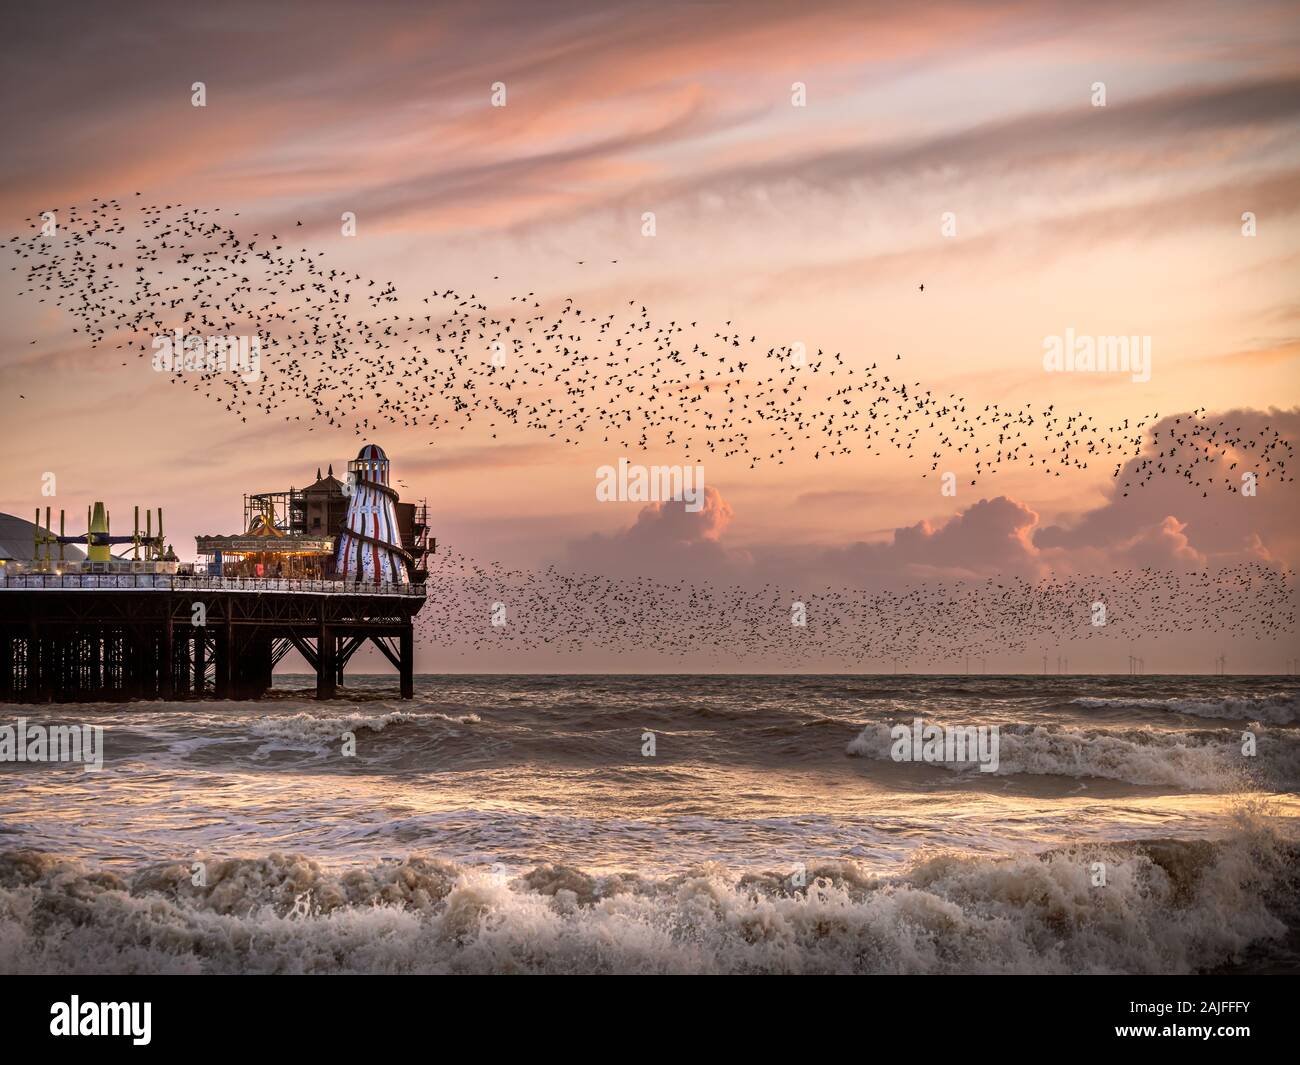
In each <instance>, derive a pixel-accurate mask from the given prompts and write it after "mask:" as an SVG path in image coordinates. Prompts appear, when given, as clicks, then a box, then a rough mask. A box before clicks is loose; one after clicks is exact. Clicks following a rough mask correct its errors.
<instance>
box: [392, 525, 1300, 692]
mask: <svg viewBox="0 0 1300 1065" xmlns="http://www.w3.org/2000/svg"><path fill="white" fill-rule="evenodd" d="M426 589H427V593H428V596H429V598H428V601H427V602H426V605H425V609H424V610H423V611H422V612H421V613H420V615H419V618H418V622H417V624H418V631H419V635H420V638H421V640H422V642H427V643H429V644H432V645H434V646H437V647H439V648H440V649H442V650H443V651H444V652H445V653H459V654H472V653H477V652H481V651H484V650H496V651H505V652H509V653H510V654H512V655H513V654H518V653H521V652H534V651H543V652H555V653H561V654H563V653H590V652H596V651H600V652H605V653H609V654H616V655H631V656H644V655H646V654H647V653H654V654H662V655H665V656H671V657H673V658H685V657H695V658H698V659H700V660H701V661H705V662H710V661H713V662H726V663H736V662H740V663H744V662H749V663H753V664H755V665H763V664H766V665H770V666H782V667H790V668H796V669H798V668H804V669H810V668H818V667H826V666H835V665H843V666H851V667H860V666H864V665H868V664H871V663H878V664H879V665H880V666H881V667H882V668H883V667H885V666H887V665H888V666H892V667H894V669H893V671H896V669H897V667H898V666H899V665H900V664H901V665H907V664H909V663H915V662H922V663H927V664H935V663H937V662H940V661H958V660H960V659H962V658H963V657H965V656H970V657H972V658H981V657H984V656H988V655H1001V654H1008V653H1022V654H1023V653H1026V652H1039V653H1043V654H1047V653H1048V652H1049V651H1051V649H1053V648H1069V647H1070V646H1071V645H1073V644H1077V643H1078V642H1079V641H1092V640H1105V641H1108V642H1110V643H1115V644H1120V645H1124V646H1126V647H1127V648H1128V649H1129V650H1132V648H1133V647H1135V646H1139V645H1142V646H1146V645H1149V644H1148V641H1151V640H1158V639H1160V638H1162V637H1166V636H1175V635H1187V634H1205V633H1217V634H1224V635H1228V634H1230V635H1231V636H1232V637H1233V638H1234V639H1248V640H1272V639H1277V638H1279V637H1280V636H1281V635H1283V634H1285V633H1290V632H1294V630H1295V620H1296V607H1297V596H1296V592H1297V584H1296V571H1295V570H1290V569H1285V570H1284V569H1279V568H1277V567H1274V566H1270V565H1267V564H1265V563H1262V562H1250V563H1242V564H1239V565H1236V566H1229V567H1226V568H1223V569H1220V570H1216V571H1213V572H1210V571H1197V572H1185V573H1177V572H1173V571H1168V570H1158V569H1152V568H1142V569H1125V570H1114V571H1112V572H1110V573H1108V574H1104V575H1099V576H1095V577H1088V578H1084V577H1049V578H1045V579H1042V580H1037V581H1031V580H1026V579H1024V578H1020V577H1012V578H1005V577H999V578H986V579H984V580H959V581H952V582H946V581H928V582H925V583H923V584H914V585H910V586H906V587H902V588H899V589H897V590H879V589H874V590H868V589H855V588H853V587H833V588H832V587H824V588H816V589H799V588H781V587H778V586H776V585H774V584H770V583H769V584H764V585H762V586H761V587H746V586H744V585H740V584H730V585H725V586H724V585H710V584H708V583H699V582H693V581H688V580H684V579H683V580H677V581H665V580H661V579H656V578H652V577H648V576H646V577H628V578H614V577H607V576H596V575H582V574H575V573H573V572H569V571H566V570H563V569H560V568H557V567H555V566H550V567H547V568H546V569H544V570H523V569H512V568H509V567H505V566H502V565H500V564H498V563H482V562H479V561H476V560H474V559H472V558H469V557H467V556H465V555H463V554H461V553H459V552H457V551H454V550H452V549H448V548H443V549H442V550H440V551H439V552H438V553H437V554H436V555H434V556H433V557H432V558H431V560H430V567H429V580H428V583H427V585H426ZM1097 603H1101V604H1104V606H1105V617H1104V624H1100V625H1099V624H1096V621H1097V620H1098V618H1099V616H1100V615H1099V614H1098V612H1097V611H1096V608H1095V604H1097ZM797 604H798V605H799V608H798V609H796V605H797ZM796 619H798V620H802V621H803V624H797V623H796Z"/></svg>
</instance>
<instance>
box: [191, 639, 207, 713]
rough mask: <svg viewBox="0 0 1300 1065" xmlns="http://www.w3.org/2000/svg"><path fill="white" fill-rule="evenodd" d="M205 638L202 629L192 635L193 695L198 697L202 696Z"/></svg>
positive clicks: (205, 667)
mask: <svg viewBox="0 0 1300 1065" xmlns="http://www.w3.org/2000/svg"><path fill="white" fill-rule="evenodd" d="M207 643H208V641H207V638H206V637H205V636H204V630H203V629H197V630H195V635H194V694H195V695H196V696H198V697H200V698H201V697H202V695H203V674H204V671H205V670H206V669H207V666H206V665H205V663H204V660H203V653H204V651H206V650H207Z"/></svg>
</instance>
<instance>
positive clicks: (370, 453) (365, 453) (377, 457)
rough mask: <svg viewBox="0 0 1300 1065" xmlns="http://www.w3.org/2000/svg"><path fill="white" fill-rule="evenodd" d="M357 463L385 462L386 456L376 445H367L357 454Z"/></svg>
mask: <svg viewBox="0 0 1300 1065" xmlns="http://www.w3.org/2000/svg"><path fill="white" fill-rule="evenodd" d="M357 461H358V462H387V461H388V456H387V455H385V454H384V449H383V448H382V447H380V446H379V445H378V444H367V445H366V446H365V447H363V448H362V449H361V450H360V451H358V452H357Z"/></svg>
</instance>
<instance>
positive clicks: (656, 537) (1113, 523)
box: [567, 410, 1300, 587]
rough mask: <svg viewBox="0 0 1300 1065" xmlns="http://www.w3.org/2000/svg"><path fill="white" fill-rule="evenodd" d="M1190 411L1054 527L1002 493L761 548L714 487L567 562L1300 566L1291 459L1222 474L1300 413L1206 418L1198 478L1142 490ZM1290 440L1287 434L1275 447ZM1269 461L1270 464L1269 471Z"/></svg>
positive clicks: (764, 574) (822, 578)
mask: <svg viewBox="0 0 1300 1065" xmlns="http://www.w3.org/2000/svg"><path fill="white" fill-rule="evenodd" d="M1192 419H1193V415H1191V414H1179V415H1172V416H1170V417H1168V418H1165V419H1162V420H1161V421H1160V422H1158V423H1157V424H1156V425H1154V426H1153V427H1152V428H1151V430H1150V431H1149V433H1148V436H1147V443H1146V445H1145V447H1144V450H1143V453H1142V454H1141V455H1140V456H1138V457H1137V458H1135V459H1133V460H1131V461H1130V462H1129V463H1127V464H1126V465H1125V466H1124V467H1123V468H1122V470H1121V471H1120V474H1119V476H1118V477H1117V478H1116V479H1115V481H1114V484H1113V486H1112V488H1111V489H1110V496H1109V498H1108V499H1107V500H1106V501H1105V502H1104V503H1102V504H1101V505H1100V506H1098V507H1095V508H1093V509H1091V510H1087V511H1084V512H1081V513H1079V514H1076V515H1074V516H1072V517H1071V518H1069V519H1068V520H1062V521H1061V522H1059V523H1056V524H1051V525H1043V524H1041V518H1040V515H1039V513H1038V512H1037V511H1035V510H1034V509H1033V507H1031V506H1030V505H1028V504H1027V503H1024V502H1022V501H1020V500H1017V499H1013V498H1011V497H1010V496H1005V495H1002V496H996V497H994V498H991V499H981V500H979V501H978V502H976V503H974V504H972V505H971V506H969V507H967V508H965V509H964V510H962V511H960V512H959V513H957V514H956V515H954V516H953V517H951V518H949V519H947V520H945V521H940V522H932V521H918V522H916V523H915V524H912V525H906V526H901V527H899V528H896V529H894V530H893V531H892V533H890V534H889V535H888V536H887V537H885V538H882V539H878V540H870V541H868V540H859V541H855V542H850V543H845V544H841V545H838V546H833V547H815V548H814V547H809V546H806V545H805V546H800V545H794V546H792V545H787V544H755V545H751V546H749V547H747V548H745V549H743V550H742V549H740V548H737V547H735V546H732V545H730V544H728V543H727V542H726V539H727V536H726V534H727V531H728V527H729V526H731V524H732V521H733V519H734V518H735V513H734V511H733V508H732V506H731V504H730V503H728V502H727V501H726V500H725V499H724V498H723V496H722V494H721V493H720V492H719V491H718V490H717V488H715V487H713V486H709V487H708V488H707V489H706V493H705V505H704V507H703V509H702V510H700V511H699V512H697V513H691V512H690V511H688V510H686V508H685V506H684V504H682V503H654V504H650V505H648V506H646V507H644V508H643V509H642V510H641V511H640V513H639V514H638V516H637V519H636V521H635V522H634V523H633V524H632V525H631V526H629V527H628V528H626V529H624V530H622V531H620V532H618V533H614V534H612V535H600V534H596V535H592V536H589V537H587V538H586V539H583V540H579V541H575V542H573V543H571V544H570V545H569V548H568V553H567V563H568V565H569V566H571V567H572V568H573V569H575V570H587V571H595V572H601V573H605V574H608V575H611V576H634V575H655V576H661V577H669V578H673V579H678V578H684V579H690V580H701V579H703V580H713V581H741V582H745V583H748V584H753V585H757V584H762V583H769V582H770V583H774V584H778V585H782V586H785V587H791V586H800V587H824V586H840V587H848V586H853V587H889V586H894V585H897V584H899V583H904V582H914V581H918V580H926V579H936V580H937V579H946V580H953V579H963V578H965V579H980V578H988V577H1022V578H1024V579H1027V580H1034V579H1037V578H1041V577H1045V576H1047V575H1048V574H1051V573H1055V574H1058V575H1067V574H1076V575H1077V574H1087V573H1102V572H1109V571H1112V570H1115V569H1128V568H1142V567H1151V568H1154V569H1162V570H1184V571H1185V570H1194V569H1204V568H1206V567H1207V566H1210V567H1213V566H1219V565H1231V564H1234V563H1241V562H1254V561H1272V562H1276V563H1279V564H1282V565H1295V564H1296V563H1297V562H1300V536H1298V534H1297V532H1296V529H1295V522H1294V515H1295V513H1296V502H1297V498H1296V496H1297V492H1296V487H1295V484H1294V482H1293V481H1288V480H1285V479H1284V477H1291V476H1292V473H1291V468H1290V465H1289V464H1288V466H1287V472H1286V473H1285V475H1282V474H1280V473H1279V471H1278V469H1277V467H1276V466H1275V465H1270V466H1269V467H1267V468H1266V467H1262V466H1261V467H1260V468H1259V474H1260V476H1259V481H1258V484H1259V495H1257V496H1254V497H1251V496H1246V495H1243V494H1241V493H1240V492H1239V491H1238V492H1229V491H1228V490H1227V488H1226V487H1225V483H1224V480H1225V478H1227V479H1228V480H1229V481H1231V482H1232V483H1234V484H1240V475H1241V473H1242V472H1244V471H1245V470H1246V469H1247V468H1251V467H1250V464H1249V463H1247V462H1246V461H1245V456H1244V453H1241V452H1239V451H1237V450H1236V449H1235V448H1233V447H1232V446H1231V441H1233V440H1242V439H1244V438H1245V437H1246V436H1251V437H1254V438H1255V439H1256V440H1265V441H1266V440H1272V439H1275V438H1276V439H1277V440H1278V441H1284V440H1292V439H1300V410H1290V411H1277V410H1272V411H1253V410H1234V411H1228V412H1226V413H1224V414H1220V415H1210V416H1203V417H1202V418H1201V419H1200V425H1201V426H1202V427H1204V428H1205V429H1206V431H1207V432H1217V433H1218V436H1217V443H1218V444H1222V443H1223V442H1224V440H1225V439H1226V440H1227V441H1228V443H1229V448H1228V453H1227V454H1226V455H1224V456H1219V455H1217V454H1211V453H1210V452H1211V451H1214V450H1215V449H1213V448H1212V449H1208V450H1206V451H1204V452H1203V454H1202V459H1201V461H1200V463H1199V464H1198V465H1197V466H1196V467H1195V469H1196V470H1197V471H1199V472H1197V473H1194V474H1193V477H1192V479H1191V480H1188V479H1186V478H1183V477H1179V476H1176V475H1173V474H1171V473H1168V472H1166V473H1163V474H1160V475H1158V476H1156V477H1153V478H1152V479H1151V480H1150V481H1148V482H1146V483H1145V485H1144V486H1143V487H1140V488H1139V487H1136V485H1137V484H1138V482H1139V481H1141V480H1142V478H1143V476H1144V470H1145V469H1147V468H1148V467H1149V466H1150V464H1152V463H1160V462H1162V461H1164V462H1166V463H1168V462H1169V461H1170V459H1171V456H1170V450H1169V449H1170V447H1171V446H1172V445H1171V444H1170V443H1169V442H1168V441H1170V440H1172V439H1173V437H1171V436H1170V435H1169V433H1170V430H1171V429H1172V430H1176V431H1178V432H1180V433H1183V434H1184V435H1185V434H1186V431H1187V427H1188V425H1189V424H1190V423H1191V420H1192ZM1275 434H1276V436H1275ZM1284 450H1285V445H1284V444H1282V443H1279V444H1278V445H1277V447H1276V448H1275V449H1274V454H1275V455H1276V454H1281V453H1282V452H1283V451H1284ZM1184 458H1186V456H1184ZM1265 469H1268V470H1269V471H1271V472H1269V473H1268V474H1267V476H1265ZM1198 478H1199V481H1198ZM1211 482H1213V484H1211ZM1125 491H1127V492H1128V494H1127V495H1125V494H1124V492H1125ZM1203 493H1205V494H1203Z"/></svg>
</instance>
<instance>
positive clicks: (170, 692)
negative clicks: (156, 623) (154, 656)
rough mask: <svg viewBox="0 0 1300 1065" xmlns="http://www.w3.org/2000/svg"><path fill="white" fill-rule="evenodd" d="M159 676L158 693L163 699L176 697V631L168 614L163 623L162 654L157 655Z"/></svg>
mask: <svg viewBox="0 0 1300 1065" xmlns="http://www.w3.org/2000/svg"><path fill="white" fill-rule="evenodd" d="M159 657H160V659H161V661H160V662H159V666H160V667H161V668H160V669H159V674H160V676H159V677H158V682H159V683H158V695H159V696H160V697H161V698H163V699H174V698H175V697H176V632H175V630H174V629H173V628H172V619H171V617H170V615H169V616H168V618H167V621H166V623H165V624H164V625H163V634H162V654H161V655H160V656H159Z"/></svg>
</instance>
